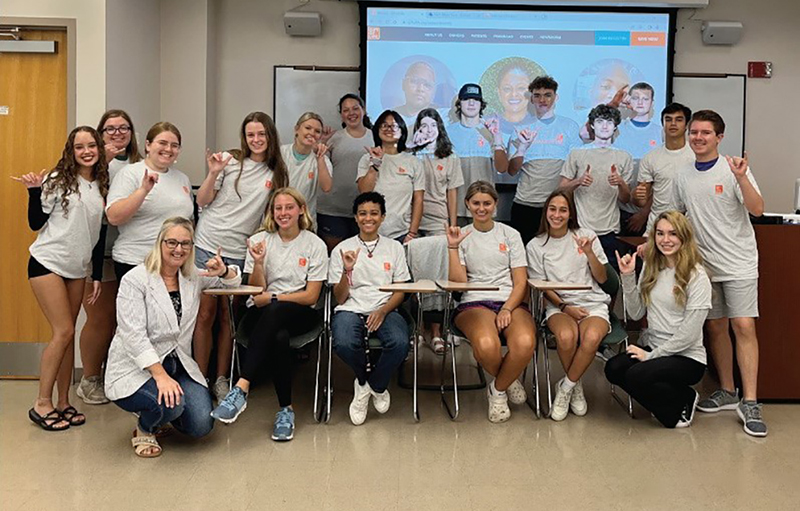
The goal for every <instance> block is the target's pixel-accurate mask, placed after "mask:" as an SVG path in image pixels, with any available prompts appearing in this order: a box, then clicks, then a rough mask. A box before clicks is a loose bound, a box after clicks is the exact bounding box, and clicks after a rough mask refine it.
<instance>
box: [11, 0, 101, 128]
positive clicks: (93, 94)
mask: <svg viewBox="0 0 800 511" xmlns="http://www.w3.org/2000/svg"><path fill="white" fill-rule="evenodd" d="M0 16H11V17H34V18H74V19H75V20H76V30H77V38H76V45H77V48H76V55H75V59H76V60H75V62H76V64H75V67H76V87H75V94H76V105H75V107H76V112H75V122H76V123H77V125H81V124H88V125H89V126H94V125H95V124H96V123H97V120H98V119H100V116H101V115H103V112H104V111H105V108H106V83H105V76H106V57H105V55H106V30H105V26H106V23H105V19H106V2H105V0H2V1H0Z"/></svg>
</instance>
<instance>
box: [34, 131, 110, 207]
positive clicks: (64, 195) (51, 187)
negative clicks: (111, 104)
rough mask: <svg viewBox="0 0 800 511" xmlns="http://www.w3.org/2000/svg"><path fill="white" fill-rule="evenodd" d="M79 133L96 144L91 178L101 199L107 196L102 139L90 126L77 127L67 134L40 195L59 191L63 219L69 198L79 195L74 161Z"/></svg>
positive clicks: (77, 166)
mask: <svg viewBox="0 0 800 511" xmlns="http://www.w3.org/2000/svg"><path fill="white" fill-rule="evenodd" d="M81 132H83V133H89V134H90V135H91V136H92V138H93V139H94V142H95V144H97V162H96V163H95V164H94V165H93V166H92V178H94V180H95V182H96V183H97V187H98V188H99V189H100V194H101V195H102V196H103V198H104V199H105V197H106V195H108V181H109V177H108V163H107V162H106V150H105V146H104V145H103V138H102V137H101V136H100V133H98V132H97V130H96V129H94V128H92V127H91V126H78V127H77V128H75V129H74V130H72V131H71V132H70V133H69V136H68V137H67V143H66V144H64V151H63V152H62V153H61V159H60V160H58V163H56V166H55V167H54V168H53V170H51V171H50V172H49V173H48V174H47V179H46V180H45V182H44V183H43V184H42V193H43V194H45V195H47V194H51V193H57V192H58V191H59V190H60V191H61V208H62V209H63V210H64V216H65V217H66V216H67V211H68V209H69V196H70V195H71V194H73V193H77V194H78V197H80V195H81V192H80V189H79V187H78V170H79V169H80V165H79V164H78V162H77V161H75V137H76V136H77V135H78V133H81Z"/></svg>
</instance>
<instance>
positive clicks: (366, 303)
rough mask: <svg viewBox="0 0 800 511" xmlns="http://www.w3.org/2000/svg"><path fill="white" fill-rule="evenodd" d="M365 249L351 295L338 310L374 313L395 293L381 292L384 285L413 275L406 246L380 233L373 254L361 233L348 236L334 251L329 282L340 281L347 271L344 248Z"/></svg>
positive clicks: (345, 250) (406, 279) (407, 278)
mask: <svg viewBox="0 0 800 511" xmlns="http://www.w3.org/2000/svg"><path fill="white" fill-rule="evenodd" d="M359 248H360V249H361V252H359V254H358V260H357V261H356V264H355V266H354V267H353V282H352V285H351V286H350V295H349V296H348V297H347V300H345V302H344V303H342V304H339V305H338V306H337V307H336V310H337V311H340V310H341V311H350V312H355V313H357V314H370V313H372V312H373V311H375V310H377V309H378V308H380V307H381V306H383V305H384V304H385V303H386V302H388V301H389V298H391V297H392V293H384V292H383V291H380V290H379V288H380V287H381V286H385V285H387V284H393V283H395V282H408V281H410V280H411V274H410V273H409V272H408V265H407V264H406V252H405V250H404V249H403V246H402V245H401V244H400V243H399V242H397V241H395V240H393V239H391V238H388V237H386V236H379V237H378V243H377V245H375V247H374V252H373V253H372V257H369V256H368V253H367V249H366V247H365V246H364V245H363V243H362V242H361V240H359V238H358V236H353V237H352V238H347V239H346V240H344V241H343V242H341V243H339V244H338V245H336V248H334V249H333V252H331V264H330V268H329V270H328V282H330V283H331V284H333V285H336V284H338V283H339V281H340V280H341V278H342V273H343V272H344V264H343V263H342V251H344V252H348V251H351V250H352V251H356V250H358V249H359Z"/></svg>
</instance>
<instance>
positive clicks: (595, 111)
mask: <svg viewBox="0 0 800 511" xmlns="http://www.w3.org/2000/svg"><path fill="white" fill-rule="evenodd" d="M597 119H606V120H608V121H614V126H619V123H620V122H622V115H620V113H619V109H617V108H614V107H613V106H610V105H597V106H596V107H594V108H592V110H591V112H589V125H592V124H594V121H596V120H597Z"/></svg>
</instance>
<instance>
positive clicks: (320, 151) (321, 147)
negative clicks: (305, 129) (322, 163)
mask: <svg viewBox="0 0 800 511" xmlns="http://www.w3.org/2000/svg"><path fill="white" fill-rule="evenodd" d="M328 149H330V148H329V147H328V146H327V145H325V144H324V143H322V142H320V143H319V144H317V147H316V149H315V150H314V154H315V156H316V157H317V159H320V158H322V157H323V156H325V153H327V152H328Z"/></svg>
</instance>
